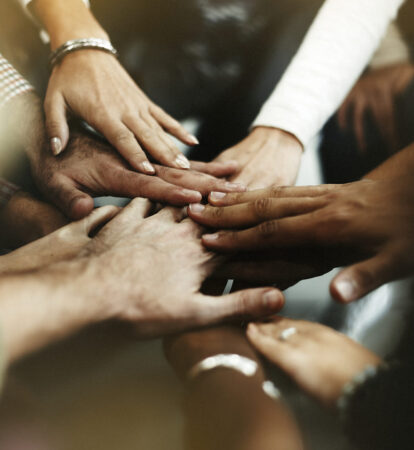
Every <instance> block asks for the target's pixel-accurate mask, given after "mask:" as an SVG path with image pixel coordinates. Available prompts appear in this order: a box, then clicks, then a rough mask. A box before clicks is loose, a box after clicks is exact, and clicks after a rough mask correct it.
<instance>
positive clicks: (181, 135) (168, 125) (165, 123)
mask: <svg viewBox="0 0 414 450" xmlns="http://www.w3.org/2000/svg"><path fill="white" fill-rule="evenodd" d="M150 112H151V114H152V116H153V117H154V119H155V120H156V121H157V122H158V123H159V124H160V125H161V127H162V128H164V130H165V131H167V132H168V133H170V134H171V135H172V136H175V137H176V138H177V139H178V140H180V141H181V142H184V143H185V144H187V145H191V146H193V145H198V144H199V142H198V139H197V138H196V137H195V136H194V135H192V134H191V133H189V132H188V131H187V130H186V129H185V128H184V127H183V126H182V125H181V124H180V122H178V121H177V120H175V119H173V118H172V117H171V116H170V115H169V114H167V113H166V112H165V111H164V110H163V109H162V108H160V107H159V106H156V105H154V106H152V107H151V108H150Z"/></svg>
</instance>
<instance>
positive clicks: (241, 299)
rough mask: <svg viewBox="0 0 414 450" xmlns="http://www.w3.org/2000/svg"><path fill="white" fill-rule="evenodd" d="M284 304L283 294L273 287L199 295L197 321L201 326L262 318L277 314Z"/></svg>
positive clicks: (196, 311)
mask: <svg viewBox="0 0 414 450" xmlns="http://www.w3.org/2000/svg"><path fill="white" fill-rule="evenodd" d="M283 305H284V297H283V294H282V293H281V292H280V291H278V290H276V289H272V288H260V289H248V290H244V291H238V292H234V293H233V294H229V295H225V296H222V297H210V296H203V295H198V296H197V298H196V305H195V307H196V309H195V311H193V313H194V314H195V315H196V316H197V317H196V319H195V321H196V323H197V325H199V326H207V325H213V324H215V323H218V322H222V321H230V320H242V319H245V318H261V317H265V316H269V315H271V314H275V313H276V312H278V311H280V309H281V308H282V307H283Z"/></svg>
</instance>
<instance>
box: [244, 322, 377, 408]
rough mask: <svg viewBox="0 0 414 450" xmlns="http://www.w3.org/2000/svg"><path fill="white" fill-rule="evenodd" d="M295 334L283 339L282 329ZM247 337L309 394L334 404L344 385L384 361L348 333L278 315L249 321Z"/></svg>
mask: <svg viewBox="0 0 414 450" xmlns="http://www.w3.org/2000/svg"><path fill="white" fill-rule="evenodd" d="M291 327H294V328H296V333H295V334H293V335H292V336H290V337H289V338H288V339H287V340H285V341H282V340H280V334H281V333H282V331H283V330H286V329H288V328H291ZM247 337H248V338H249V340H250V342H251V343H252V344H253V346H254V347H255V348H256V349H257V350H258V351H259V352H261V353H262V354H263V355H264V356H266V358H268V359H269V360H270V361H272V362H273V363H274V364H276V365H277V366H279V367H280V368H281V369H282V370H284V371H285V372H286V373H287V374H288V375H289V376H290V377H292V378H293V380H294V381H295V382H296V383H297V384H298V385H299V386H300V387H301V388H302V389H303V390H304V391H305V392H307V393H308V394H310V395H312V396H313V397H315V398H316V399H317V400H319V401H320V402H321V403H323V404H324V405H325V406H328V407H334V406H335V403H336V401H337V400H338V398H339V397H340V395H341V393H342V388H343V387H344V385H345V384H346V383H347V382H349V381H351V380H352V379H353V378H354V377H355V376H356V375H357V374H359V373H360V372H362V371H363V370H364V369H366V367H367V366H369V365H373V366H377V365H379V364H380V363H381V360H380V358H379V357H378V356H376V355H375V354H374V353H372V352H370V351H369V350H367V349H366V348H364V347H362V346H361V345H359V344H358V343H356V342H354V341H352V340H351V339H349V338H348V337H347V336H345V335H343V334H341V333H338V332H336V331H334V330H332V329H331V328H328V327H325V326H323V325H320V324H317V323H312V322H305V321H302V320H291V319H286V318H282V317H279V318H276V319H274V320H273V321H272V322H269V323H258V324H250V325H249V327H248V329H247Z"/></svg>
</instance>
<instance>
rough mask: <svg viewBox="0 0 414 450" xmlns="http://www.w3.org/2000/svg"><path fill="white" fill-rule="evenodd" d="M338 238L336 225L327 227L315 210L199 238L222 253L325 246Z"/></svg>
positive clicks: (207, 245)
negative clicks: (240, 229) (241, 229)
mask: <svg viewBox="0 0 414 450" xmlns="http://www.w3.org/2000/svg"><path fill="white" fill-rule="evenodd" d="M321 211H323V210H321ZM338 240H339V238H338V236H337V230H336V227H334V226H333V227H327V226H326V223H324V218H323V215H322V216H321V217H319V215H318V214H317V213H310V214H305V215H300V216H295V217H288V218H283V219H277V220H270V221H267V222H262V223H261V224H260V225H257V226H256V227H253V228H249V229H247V230H243V231H220V232H219V233H215V234H210V235H206V234H205V235H204V236H203V237H202V241H203V244H204V245H205V246H206V247H208V248H210V249H212V250H219V251H222V252H231V251H236V250H260V249H269V248H282V247H289V246H292V245H294V246H301V245H318V244H319V245H329V244H331V243H332V242H335V241H338ZM337 243H338V242H337Z"/></svg>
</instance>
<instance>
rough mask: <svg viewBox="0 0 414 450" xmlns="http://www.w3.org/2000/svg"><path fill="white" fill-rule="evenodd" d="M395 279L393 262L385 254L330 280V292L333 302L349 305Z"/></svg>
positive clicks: (344, 271)
mask: <svg viewBox="0 0 414 450" xmlns="http://www.w3.org/2000/svg"><path fill="white" fill-rule="evenodd" d="M396 278H398V272H397V266H396V264H395V261H393V260H392V258H391V257H390V256H389V255H387V254H386V253H380V254H378V255H376V256H375V257H373V258H371V259H368V260H366V261H363V262H360V263H358V264H354V265H353V266H350V267H347V268H346V269H344V270H342V271H341V272H340V273H339V274H338V275H336V277H335V278H334V279H333V280H332V282H331V285H330V291H331V295H332V297H333V298H334V299H335V300H338V301H339V302H341V303H350V302H353V301H355V300H358V299H360V298H362V297H363V296H364V295H367V294H369V293H370V292H372V291H373V290H374V289H376V288H378V287H380V286H382V285H383V284H385V283H388V282H390V281H392V280H394V279H396Z"/></svg>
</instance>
